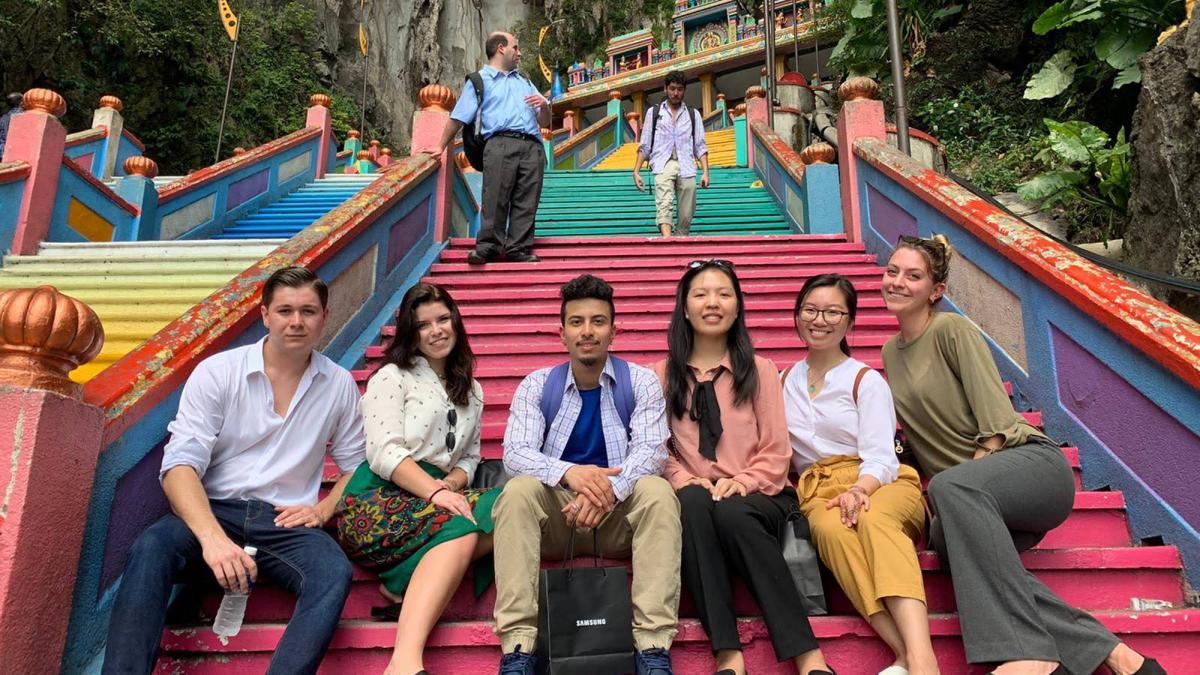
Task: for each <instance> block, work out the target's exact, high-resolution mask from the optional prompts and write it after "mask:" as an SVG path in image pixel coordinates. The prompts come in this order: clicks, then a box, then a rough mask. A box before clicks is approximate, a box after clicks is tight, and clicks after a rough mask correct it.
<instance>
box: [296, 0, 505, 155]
mask: <svg viewBox="0 0 1200 675" xmlns="http://www.w3.org/2000/svg"><path fill="white" fill-rule="evenodd" d="M305 2H306V3H307V4H308V5H310V6H311V7H312V8H313V9H314V10H315V11H316V12H317V14H318V18H319V22H320V28H321V44H320V49H321V51H322V52H323V53H324V54H325V57H326V62H327V64H328V73H327V76H328V78H329V80H330V81H331V82H332V83H334V84H336V86H337V88H338V89H339V90H341V91H344V92H351V93H353V96H354V98H355V100H358V99H359V98H360V97H361V96H362V90H363V74H364V70H365V73H366V83H367V127H368V129H367V137H380V138H385V139H386V141H387V142H388V143H390V144H391V145H392V146H393V147H396V148H399V149H404V148H407V147H408V144H409V133H410V131H411V130H410V129H409V127H410V125H411V124H412V113H413V110H414V109H415V108H416V104H417V92H418V91H419V90H420V89H421V87H422V86H423V85H425V84H429V83H433V82H437V83H441V84H445V85H447V86H449V87H451V88H452V89H454V90H455V91H456V92H457V91H458V90H459V89H460V88H461V87H462V83H463V78H465V77H466V74H467V73H468V72H470V71H471V70H474V69H476V68H478V67H479V66H481V65H483V63H484V61H485V59H484V55H483V43H484V40H485V39H486V38H487V34H488V33H490V32H491V31H493V30H511V29H512V28H513V27H514V25H515V24H516V23H517V22H518V21H520V20H522V19H524V18H525V17H526V15H527V12H528V8H527V6H526V4H525V2H524V1H523V0H406V1H405V2H379V1H378V0H374V1H369V2H367V3H366V19H365V21H364V22H363V24H364V26H365V27H366V31H367V37H368V44H369V47H368V50H367V51H368V56H367V59H366V67H365V69H364V64H363V61H364V59H363V56H362V53H361V52H360V51H359V45H358V24H359V16H360V15H359V12H360V10H359V5H360V0H305ZM355 126H357V123H356V124H355Z"/></svg>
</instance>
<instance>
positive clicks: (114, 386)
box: [84, 155, 438, 447]
mask: <svg viewBox="0 0 1200 675" xmlns="http://www.w3.org/2000/svg"><path fill="white" fill-rule="evenodd" d="M437 166H438V164H437V162H436V161H435V160H434V159H433V158H431V157H429V156H427V155H418V156H416V157H404V158H400V159H398V160H397V161H396V162H394V163H393V164H392V165H391V166H389V167H388V168H387V169H386V170H385V171H384V172H383V173H382V174H380V176H379V178H377V179H376V180H375V181H374V182H373V183H371V184H370V185H369V186H367V187H366V188H365V189H364V190H362V191H361V192H359V193H358V194H357V195H355V196H354V197H352V198H351V199H350V200H349V201H347V202H345V203H344V204H342V205H341V206H339V207H337V208H335V209H334V210H332V211H330V212H329V213H328V214H326V215H325V216H323V217H322V218H321V219H320V220H318V221H317V222H315V223H313V224H312V225H310V226H308V227H307V228H305V229H304V230H302V231H301V232H300V233H299V234H297V235H296V236H294V237H292V238H291V239H289V240H288V241H286V242H285V243H284V244H282V245H281V246H280V247H279V248H277V249H275V250H274V251H272V252H271V253H270V254H268V255H267V256H266V257H265V258H263V259H262V260H260V261H258V262H256V263H254V264H253V265H251V266H250V267H249V268H247V269H246V270H245V271H244V272H242V273H241V274H239V275H238V276H236V277H234V278H233V279H232V280H230V282H229V283H227V284H225V286H223V287H222V288H220V289H218V290H216V291H215V292H213V293H212V294H211V295H209V296H208V297H207V298H205V299H204V300H202V301H201V302H200V303H198V304H196V305H195V306H194V307H192V308H191V309H189V310H188V311H187V312H186V313H185V314H184V315H183V316H181V317H179V318H178V319H175V320H174V321H172V322H171V323H169V324H167V326H166V327H164V328H163V329H162V330H160V331H159V332H158V333H157V334H155V335H154V336H153V337H151V338H150V339H149V340H147V341H146V342H144V343H142V345H141V346H139V347H138V348H137V349H135V350H133V351H132V352H130V353H129V354H126V355H125V356H124V357H122V358H121V359H120V360H119V361H117V362H116V363H114V364H113V365H112V366H109V367H108V368H106V369H105V370H103V371H101V372H100V374H99V375H97V376H96V377H95V378H93V379H92V380H91V381H89V382H88V383H87V384H85V385H84V400H86V401H87V402H88V403H90V404H92V405H95V406H97V407H99V408H101V409H102V410H104V411H105V416H106V419H105V430H104V446H105V447H107V446H108V445H109V444H111V443H112V442H114V441H115V440H116V439H118V438H120V436H121V434H122V433H123V432H124V431H125V430H126V429H128V428H129V427H130V426H131V425H132V424H134V423H135V422H137V421H138V420H139V419H141V417H142V416H144V415H145V414H146V413H147V412H148V411H150V410H151V409H152V408H153V407H154V406H155V405H156V404H157V403H158V402H160V401H161V400H162V399H163V398H165V397H166V396H168V395H169V394H170V393H171V392H173V391H175V390H176V389H177V388H178V387H179V386H180V385H182V384H183V381H184V380H185V379H186V378H187V376H188V375H189V374H190V373H191V371H192V369H193V368H194V367H195V365H196V363H197V362H198V360H199V358H201V357H203V356H205V355H207V354H211V353H212V352H214V351H215V350H218V349H221V348H222V347H224V346H225V345H226V344H228V343H229V341H230V340H232V339H233V337H234V336H235V335H236V334H237V333H238V332H239V329H241V328H244V327H246V326H248V325H250V323H251V322H253V321H254V317H255V314H256V312H255V310H256V309H257V308H258V305H259V302H260V298H261V296H262V287H263V284H264V283H265V282H266V280H267V277H269V276H270V275H271V273H272V272H274V271H275V270H277V269H279V268H281V267H286V266H288V265H304V266H307V267H309V268H316V267H317V266H319V265H320V264H321V263H323V262H324V261H326V260H328V259H329V258H330V257H332V256H333V255H334V254H336V253H337V252H338V251H340V250H341V249H342V248H344V247H345V246H347V245H349V244H350V243H351V242H352V241H353V240H354V238H355V236H356V235H357V234H358V233H359V232H361V231H362V230H363V229H364V228H366V227H368V226H370V225H371V223H373V222H374V221H375V220H376V218H378V217H379V215H380V214H381V213H383V211H384V210H386V208H385V207H387V206H389V205H391V204H395V203H397V202H398V201H399V200H401V199H403V198H404V196H405V195H407V194H408V193H409V192H410V191H411V190H413V189H414V188H416V187H417V186H418V185H419V184H420V183H421V181H422V179H423V178H425V177H426V176H427V175H429V174H431V173H433V172H434V171H435V170H437Z"/></svg>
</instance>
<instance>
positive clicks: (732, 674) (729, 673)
mask: <svg viewBox="0 0 1200 675" xmlns="http://www.w3.org/2000/svg"><path fill="white" fill-rule="evenodd" d="M715 675H737V671H736V670H734V669H733V668H726V669H725V670H718V671H717V672H716V673H715Z"/></svg>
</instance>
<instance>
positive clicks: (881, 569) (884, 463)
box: [783, 274, 938, 675]
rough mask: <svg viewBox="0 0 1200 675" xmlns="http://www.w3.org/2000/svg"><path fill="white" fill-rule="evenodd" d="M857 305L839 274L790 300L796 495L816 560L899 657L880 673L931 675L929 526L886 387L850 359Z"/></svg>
mask: <svg viewBox="0 0 1200 675" xmlns="http://www.w3.org/2000/svg"><path fill="white" fill-rule="evenodd" d="M857 307H858V297H857V294H856V293H855V291H854V286H853V285H851V283H850V281H849V280H848V279H847V278H846V277H843V276H841V275H840V274H823V275H820V276H816V277H813V278H811V279H809V280H808V281H807V282H806V283H805V284H804V286H803V288H801V289H800V294H799V295H798V296H797V297H796V305H795V309H794V310H793V317H794V319H795V323H796V332H797V333H798V334H799V336H800V338H801V339H803V340H804V342H805V344H806V345H807V346H808V353H807V356H806V358H805V359H804V360H803V361H800V362H799V363H797V364H796V365H795V366H793V367H791V368H789V369H788V370H786V371H784V374H783V379H784V386H783V396H784V408H785V410H786V411H787V421H788V434H789V436H790V438H791V444H792V466H793V467H794V468H795V470H796V471H797V472H798V473H799V474H800V481H799V483H798V484H797V486H796V492H797V493H798V495H799V497H800V510H801V512H802V513H803V514H804V516H805V517H806V518H807V519H808V523H809V527H810V529H811V530H812V540H813V542H814V543H815V544H816V547H817V551H818V553H819V554H820V556H821V560H822V561H824V563H825V565H826V566H827V567H829V569H830V571H832V572H833V575H834V577H835V578H837V580H838V583H839V584H840V585H841V587H842V589H843V590H844V591H845V592H846V595H847V596H848V597H849V599H850V602H851V603H852V604H853V605H854V608H855V609H856V610H857V611H858V613H859V614H861V615H862V616H863V617H864V618H865V619H867V621H869V622H870V624H871V626H872V627H873V628H874V629H875V632H877V633H878V634H879V636H880V637H881V638H882V639H883V641H884V642H886V643H887V645H888V646H889V647H891V649H892V651H893V652H894V653H895V655H896V659H895V662H894V663H893V664H892V665H891V666H888V667H887V668H885V669H884V670H883V671H882V672H881V673H880V675H906V674H907V673H910V672H911V673H921V674H922V675H928V674H930V673H937V672H938V665H937V660H936V659H935V657H934V654H933V644H932V642H931V641H930V638H929V615H928V611H927V610H926V607H925V590H924V585H923V584H922V581H921V568H920V566H919V565H918V563H917V552H916V545H915V543H916V542H917V541H919V540H920V538H921V533H922V529H923V528H924V524H925V510H924V505H923V502H922V500H921V482H920V479H919V477H918V476H917V472H916V470H915V469H913V468H912V467H910V466H907V465H901V464H900V462H899V461H898V460H897V458H896V452H895V449H894V448H895V446H894V444H893V438H894V434H895V429H896V414H895V410H894V409H893V407H892V394H891V390H889V389H888V385H887V382H885V381H884V379H883V377H882V376H881V375H880V374H879V373H877V372H876V371H875V370H874V369H872V368H871V367H870V366H867V365H865V364H864V363H862V362H861V361H857V360H855V359H853V358H851V357H850V344H849V342H848V341H847V340H846V334H847V332H849V331H850V329H851V328H852V327H853V326H854V319H855V315H856V313H857Z"/></svg>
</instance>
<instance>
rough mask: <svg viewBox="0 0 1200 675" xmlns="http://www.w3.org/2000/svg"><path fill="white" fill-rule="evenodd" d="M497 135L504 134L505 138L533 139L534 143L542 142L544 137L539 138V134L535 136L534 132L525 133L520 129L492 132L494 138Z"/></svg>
mask: <svg viewBox="0 0 1200 675" xmlns="http://www.w3.org/2000/svg"><path fill="white" fill-rule="evenodd" d="M496 136H503V137H505V138H516V139H519V140H525V141H533V142H534V143H541V142H542V139H540V138H538V137H537V136H534V135H533V134H527V133H523V132H520V131H508V130H505V131H497V132H496V133H494V134H492V137H493V138H495V137H496Z"/></svg>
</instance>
